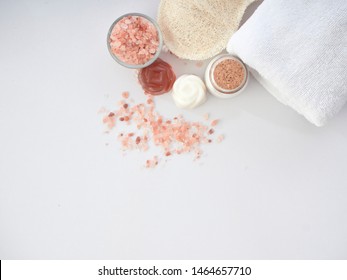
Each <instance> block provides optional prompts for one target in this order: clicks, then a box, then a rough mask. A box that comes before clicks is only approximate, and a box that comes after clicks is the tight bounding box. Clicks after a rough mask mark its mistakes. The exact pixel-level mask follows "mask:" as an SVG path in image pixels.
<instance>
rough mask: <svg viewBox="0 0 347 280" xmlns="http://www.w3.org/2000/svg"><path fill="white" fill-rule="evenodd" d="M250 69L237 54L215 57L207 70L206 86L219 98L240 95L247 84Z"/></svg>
mask: <svg viewBox="0 0 347 280" xmlns="http://www.w3.org/2000/svg"><path fill="white" fill-rule="evenodd" d="M248 76H249V74H248V69H247V67H246V65H245V64H244V63H243V62H242V61H241V59H239V58H238V57H236V56H233V55H230V54H221V55H217V56H216V57H215V58H213V59H212V60H211V61H210V63H209V64H208V66H207V68H206V71H205V83H206V87H207V89H208V90H209V92H210V93H211V94H213V95H214V96H216V97H219V98H231V97H235V96H237V95H239V94H240V93H241V92H242V91H243V90H244V89H245V87H246V86H247V83H248Z"/></svg>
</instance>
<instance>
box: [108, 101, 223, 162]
mask: <svg viewBox="0 0 347 280" xmlns="http://www.w3.org/2000/svg"><path fill="white" fill-rule="evenodd" d="M123 97H124V96H123ZM128 97H129V94H127V95H126V98H128ZM118 106H119V108H118V109H117V110H114V111H112V112H109V113H107V114H106V116H105V117H104V118H103V122H104V123H105V124H106V125H107V127H108V129H113V128H114V127H115V126H116V119H117V120H119V121H120V122H123V123H124V124H126V125H134V126H135V127H136V129H135V131H133V132H128V133H125V132H124V133H123V132H122V133H119V134H118V137H117V140H118V141H119V142H120V143H121V148H122V150H123V151H127V150H134V149H137V150H140V151H147V150H148V149H149V143H150V142H151V143H153V144H154V145H155V146H158V147H160V148H161V150H162V157H164V158H165V157H166V158H167V157H171V156H172V155H174V154H176V155H180V154H184V153H194V155H195V159H199V158H200V157H201V154H202V149H201V145H202V144H208V143H211V142H212V139H210V137H211V136H212V134H213V133H214V129H212V128H211V127H208V126H207V125H205V124H203V123H200V122H189V121H186V120H185V119H184V118H183V116H182V115H179V116H176V117H174V118H172V119H166V118H164V117H163V116H162V115H160V114H159V113H158V112H157V111H156V110H155V103H154V101H153V96H151V95H147V100H146V102H145V103H139V104H134V105H131V104H129V103H127V102H126V99H124V100H121V101H119V102H118ZM216 124H217V123H216ZM222 137H223V136H221V135H220V136H219V137H218V138H217V140H216V142H220V141H222V140H223V139H222ZM158 162H159V158H158V156H155V157H154V158H153V159H148V160H147V161H146V163H145V167H147V168H153V167H155V166H157V164H158Z"/></svg>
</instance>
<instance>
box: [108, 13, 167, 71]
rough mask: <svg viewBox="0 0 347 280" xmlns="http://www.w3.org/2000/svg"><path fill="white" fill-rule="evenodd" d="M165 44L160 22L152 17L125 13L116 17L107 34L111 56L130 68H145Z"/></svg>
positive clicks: (157, 55)
mask: <svg viewBox="0 0 347 280" xmlns="http://www.w3.org/2000/svg"><path fill="white" fill-rule="evenodd" d="M162 46H163V38H162V35H161V32H160V29H159V26H158V24H157V23H156V21H155V20H153V19H151V18H150V17H148V16H146V15H144V14H139V13H130V14H125V15H122V16H121V17H119V18H118V19H116V20H115V21H114V22H113V24H112V25H111V27H110V29H109V31H108V35H107V47H108V50H109V52H110V54H111V56H112V57H113V58H114V59H115V60H116V61H117V62H118V63H119V64H121V65H123V66H125V67H128V68H137V69H139V68H144V67H147V66H148V65H150V64H152V63H153V62H154V61H155V60H156V59H157V58H158V57H159V54H160V51H161V48H162Z"/></svg>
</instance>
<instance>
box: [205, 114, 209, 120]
mask: <svg viewBox="0 0 347 280" xmlns="http://www.w3.org/2000/svg"><path fill="white" fill-rule="evenodd" d="M209 117H210V115H209V114H208V113H206V114H205V115H204V120H205V121H207V120H208V119H209Z"/></svg>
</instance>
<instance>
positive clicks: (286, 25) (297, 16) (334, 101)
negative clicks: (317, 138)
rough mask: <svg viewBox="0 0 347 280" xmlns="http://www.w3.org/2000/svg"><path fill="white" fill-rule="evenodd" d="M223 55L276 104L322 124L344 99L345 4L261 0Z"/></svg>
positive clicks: (346, 1) (318, 0) (339, 0)
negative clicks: (241, 65)
mask: <svg viewBox="0 0 347 280" xmlns="http://www.w3.org/2000/svg"><path fill="white" fill-rule="evenodd" d="M227 51H228V52H230V53H233V54H236V55H237V56H239V57H240V58H241V59H242V60H243V61H244V62H245V63H246V64H247V65H248V66H249V67H250V71H251V72H252V74H253V76H254V77H255V78H256V79H257V80H258V81H259V82H260V83H261V84H262V85H263V86H264V87H265V88H266V89H267V90H268V91H269V92H270V93H272V94H273V95H274V96H275V97H276V98H277V99H278V100H279V101H281V102H282V103H284V104H287V105H289V106H291V107H292V108H293V109H295V110H296V111H297V112H298V113H300V114H302V115H304V116H305V117H306V118H307V119H308V120H309V121H310V122H312V123H313V124H315V125H317V126H322V125H324V124H326V122H327V121H328V120H329V119H331V118H332V117H333V116H335V115H336V114H337V113H338V111H339V110H340V109H341V108H342V107H343V105H344V103H345V102H346V100H347V0H333V1H328V0H304V1H303V0H290V1H288V0H265V1H264V2H263V3H262V4H261V5H260V6H259V8H258V9H257V10H256V11H255V13H254V14H253V15H252V16H251V17H250V18H249V19H248V21H247V22H246V23H245V24H244V25H243V26H242V27H241V28H240V29H239V30H238V31H237V32H236V33H235V34H234V35H233V36H232V37H231V39H230V40H229V42H228V46H227Z"/></svg>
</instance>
